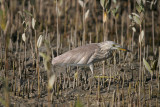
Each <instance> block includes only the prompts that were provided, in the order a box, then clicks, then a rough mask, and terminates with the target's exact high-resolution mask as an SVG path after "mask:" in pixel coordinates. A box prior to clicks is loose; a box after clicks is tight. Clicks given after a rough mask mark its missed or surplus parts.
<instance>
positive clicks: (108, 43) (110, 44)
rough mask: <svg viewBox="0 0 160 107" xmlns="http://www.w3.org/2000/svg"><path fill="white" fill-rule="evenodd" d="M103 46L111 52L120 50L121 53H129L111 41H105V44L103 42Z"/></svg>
mask: <svg viewBox="0 0 160 107" xmlns="http://www.w3.org/2000/svg"><path fill="white" fill-rule="evenodd" d="M104 44H105V47H107V48H109V49H111V50H122V51H128V52H129V50H127V49H125V48H123V47H122V46H121V45H119V44H117V43H115V42H113V41H106V42H104Z"/></svg>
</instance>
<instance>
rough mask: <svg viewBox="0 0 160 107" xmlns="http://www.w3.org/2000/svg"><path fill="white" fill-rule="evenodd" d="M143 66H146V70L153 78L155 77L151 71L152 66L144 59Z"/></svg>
mask: <svg viewBox="0 0 160 107" xmlns="http://www.w3.org/2000/svg"><path fill="white" fill-rule="evenodd" d="M143 64H144V66H145V68H146V69H147V70H148V71H149V72H150V74H151V76H153V71H152V70H151V67H150V65H149V64H148V62H147V61H146V60H145V59H144V58H143Z"/></svg>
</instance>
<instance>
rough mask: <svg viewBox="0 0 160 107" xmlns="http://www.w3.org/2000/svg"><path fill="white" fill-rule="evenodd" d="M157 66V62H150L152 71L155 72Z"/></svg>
mask: <svg viewBox="0 0 160 107" xmlns="http://www.w3.org/2000/svg"><path fill="white" fill-rule="evenodd" d="M157 64H158V60H153V61H152V62H151V69H152V70H156V68H157Z"/></svg>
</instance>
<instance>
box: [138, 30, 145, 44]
mask: <svg viewBox="0 0 160 107" xmlns="http://www.w3.org/2000/svg"><path fill="white" fill-rule="evenodd" d="M143 38H144V31H143V30H142V31H141V33H140V35H139V43H141V42H142V40H143Z"/></svg>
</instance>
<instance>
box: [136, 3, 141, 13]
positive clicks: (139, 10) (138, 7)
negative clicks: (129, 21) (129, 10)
mask: <svg viewBox="0 0 160 107" xmlns="http://www.w3.org/2000/svg"><path fill="white" fill-rule="evenodd" d="M136 10H137V11H138V13H140V12H141V11H142V8H141V7H140V6H139V5H136Z"/></svg>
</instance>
